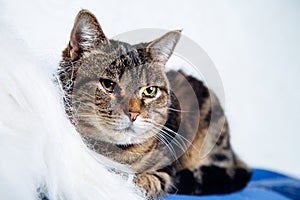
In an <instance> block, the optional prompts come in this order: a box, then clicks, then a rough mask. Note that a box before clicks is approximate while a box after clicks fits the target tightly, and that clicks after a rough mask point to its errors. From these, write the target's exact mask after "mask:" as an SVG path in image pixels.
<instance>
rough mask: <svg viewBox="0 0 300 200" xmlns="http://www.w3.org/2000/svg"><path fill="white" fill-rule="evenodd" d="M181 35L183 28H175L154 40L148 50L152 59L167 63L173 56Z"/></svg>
mask: <svg viewBox="0 0 300 200" xmlns="http://www.w3.org/2000/svg"><path fill="white" fill-rule="evenodd" d="M180 36H181V30H174V31H170V32H168V33H166V34H164V35H163V36H161V37H160V38H158V39H156V40H154V41H152V42H151V43H150V44H149V45H148V46H147V52H148V53H150V57H151V60H152V61H153V62H159V63H162V64H163V65H165V64H166V62H167V61H168V60H169V58H170V57H171V55H172V53H173V51H174V49H175V47H176V45H177V43H178V41H179V39H180Z"/></svg>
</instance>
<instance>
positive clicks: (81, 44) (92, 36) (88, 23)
mask: <svg viewBox="0 0 300 200" xmlns="http://www.w3.org/2000/svg"><path fill="white" fill-rule="evenodd" d="M99 44H101V45H108V44H109V40H108V39H107V38H106V36H105V35H104V33H103V31H102V29H101V26H100V24H99V22H98V20H97V18H96V17H95V16H94V15H93V14H92V13H91V12H89V11H88V10H81V11H80V12H79V13H78V14H77V17H76V19H75V23H74V26H73V29H72V32H71V36H70V42H69V53H70V57H71V59H72V60H75V59H77V58H78V57H79V56H80V53H82V52H83V51H87V50H90V49H93V48H94V47H95V46H97V45H99Z"/></svg>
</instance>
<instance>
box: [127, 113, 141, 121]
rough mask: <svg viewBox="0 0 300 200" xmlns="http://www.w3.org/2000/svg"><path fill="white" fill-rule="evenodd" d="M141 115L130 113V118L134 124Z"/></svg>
mask: <svg viewBox="0 0 300 200" xmlns="http://www.w3.org/2000/svg"><path fill="white" fill-rule="evenodd" d="M139 115H140V112H130V111H129V118H130V120H131V121H132V122H134V121H135V120H136V118H137V117H138V116H139Z"/></svg>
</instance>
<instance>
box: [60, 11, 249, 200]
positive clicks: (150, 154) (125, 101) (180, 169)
mask: <svg viewBox="0 0 300 200" xmlns="http://www.w3.org/2000/svg"><path fill="white" fill-rule="evenodd" d="M180 36H181V31H179V30H174V31H169V32H167V33H166V34H165V35H163V36H161V37H159V38H157V39H155V40H153V41H151V42H146V43H139V44H135V45H131V44H128V43H126V42H122V41H116V40H110V39H108V38H107V37H106V36H105V34H104V32H103V31H102V28H101V26H100V24H99V22H98V20H97V19H96V17H95V16H94V15H93V14H92V13H91V12H89V11H88V10H81V11H80V12H79V13H78V15H77V17H76V19H75V23H74V26H73V29H72V31H71V36H70V41H69V44H68V45H67V47H66V48H65V49H64V51H63V53H62V61H61V62H60V66H59V69H58V76H59V79H60V83H61V86H62V88H63V90H64V91H65V110H66V113H67V115H68V117H69V119H70V120H71V122H72V123H73V124H74V126H75V127H76V129H77V130H78V132H79V133H81V135H82V137H83V138H84V140H85V143H86V144H87V145H88V146H89V148H91V149H92V150H93V151H95V152H97V153H98V154H101V155H104V156H106V157H109V158H112V159H113V160H115V161H117V162H119V163H122V164H126V165H128V166H129V167H130V168H131V169H132V170H133V171H134V172H135V178H134V180H133V181H134V183H136V184H137V185H138V186H139V187H140V188H141V189H142V190H143V191H144V192H145V194H146V196H147V197H150V198H157V197H161V196H164V195H166V194H167V193H179V194H195V195H198V194H199V195H201V194H212V193H227V192H232V191H236V190H239V189H242V188H243V187H245V185H246V184H247V182H248V180H249V178H250V176H251V170H250V169H249V168H248V167H247V166H246V165H245V164H244V163H243V162H242V161H241V160H240V159H239V158H238V157H237V155H236V154H235V153H234V152H233V150H232V148H231V146H230V141H229V127H228V123H227V121H226V118H225V115H224V112H223V109H222V107H221V105H220V103H219V101H218V99H217V97H216V96H215V94H214V93H213V92H212V91H210V90H209V89H208V88H207V87H206V86H205V85H204V84H203V83H202V82H201V81H199V80H197V79H196V78H194V77H192V76H187V75H185V73H184V72H182V71H169V72H167V73H166V72H165V64H166V62H167V61H168V59H169V58H170V56H171V55H172V53H173V51H174V49H175V46H176V44H177V43H178V41H179V39H180ZM217 127H221V128H220V129H218V128H217ZM207 152H209V153H208V154H207Z"/></svg>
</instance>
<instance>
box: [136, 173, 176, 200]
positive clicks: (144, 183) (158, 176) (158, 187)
mask: <svg viewBox="0 0 300 200" xmlns="http://www.w3.org/2000/svg"><path fill="white" fill-rule="evenodd" d="M134 182H135V183H136V184H137V185H138V186H139V187H141V188H142V190H144V192H145V195H146V196H147V197H148V198H158V197H161V196H164V195H165V194H166V193H167V192H168V191H169V189H170V188H171V187H172V181H171V177H170V176H169V175H168V174H167V173H165V172H154V173H144V174H138V175H137V176H136V178H135V179H134Z"/></svg>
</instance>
